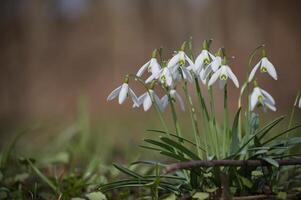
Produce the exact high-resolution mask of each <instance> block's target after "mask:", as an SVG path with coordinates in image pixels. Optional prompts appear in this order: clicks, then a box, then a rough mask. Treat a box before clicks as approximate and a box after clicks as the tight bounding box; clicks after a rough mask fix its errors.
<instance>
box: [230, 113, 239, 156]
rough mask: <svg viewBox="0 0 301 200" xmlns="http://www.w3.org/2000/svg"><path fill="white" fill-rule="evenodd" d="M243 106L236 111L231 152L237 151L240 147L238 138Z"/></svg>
mask: <svg viewBox="0 0 301 200" xmlns="http://www.w3.org/2000/svg"><path fill="white" fill-rule="evenodd" d="M240 111H241V108H239V109H238V110H237V112H236V115H235V118H234V121H233V125H232V140H231V151H230V152H231V154H232V153H235V152H236V151H237V150H238V149H239V140H238V124H239V123H238V122H239V116H240Z"/></svg>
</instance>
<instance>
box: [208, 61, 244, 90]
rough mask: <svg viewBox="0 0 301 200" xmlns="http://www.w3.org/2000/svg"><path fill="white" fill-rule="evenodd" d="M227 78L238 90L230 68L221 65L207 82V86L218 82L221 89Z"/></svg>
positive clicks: (236, 81) (237, 84) (235, 78)
mask: <svg viewBox="0 0 301 200" xmlns="http://www.w3.org/2000/svg"><path fill="white" fill-rule="evenodd" d="M229 78H230V79H231V80H232V81H233V83H234V85H235V86H236V87H237V88H238V87H239V83H238V80H237V77H236V76H235V74H234V73H233V72H232V70H231V68H230V67H229V66H228V65H222V66H221V67H220V68H219V69H218V70H217V71H215V72H214V73H213V75H212V76H211V78H210V80H209V82H208V86H211V85H212V84H213V83H215V82H216V81H217V80H218V81H219V85H220V88H223V87H224V86H225V84H226V82H227V80H228V79H229Z"/></svg>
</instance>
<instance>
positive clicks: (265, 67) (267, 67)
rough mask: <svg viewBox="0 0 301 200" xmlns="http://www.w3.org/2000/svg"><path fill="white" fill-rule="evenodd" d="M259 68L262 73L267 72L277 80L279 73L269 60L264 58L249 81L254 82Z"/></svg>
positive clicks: (254, 69) (251, 74)
mask: <svg viewBox="0 0 301 200" xmlns="http://www.w3.org/2000/svg"><path fill="white" fill-rule="evenodd" d="M259 68H260V71H261V72H262V73H265V72H267V73H268V74H269V75H270V76H271V77H272V78H273V79H275V80H277V72H276V70H275V67H274V65H273V64H272V63H271V62H270V61H269V60H268V58H267V57H263V58H262V59H261V60H260V61H259V62H258V63H257V64H256V65H255V66H254V68H253V69H252V71H251V72H250V75H249V79H248V81H249V82H251V81H252V80H253V78H254V76H255V73H256V71H257V70H258V69H259Z"/></svg>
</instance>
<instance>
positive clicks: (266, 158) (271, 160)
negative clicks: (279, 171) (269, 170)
mask: <svg viewBox="0 0 301 200" xmlns="http://www.w3.org/2000/svg"><path fill="white" fill-rule="evenodd" d="M261 159H262V160H264V161H266V162H268V163H270V164H271V165H273V166H275V167H279V163H278V162H277V161H276V160H274V159H273V158H269V157H263V158H261Z"/></svg>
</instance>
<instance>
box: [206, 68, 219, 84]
mask: <svg viewBox="0 0 301 200" xmlns="http://www.w3.org/2000/svg"><path fill="white" fill-rule="evenodd" d="M220 73H221V69H219V70H217V71H216V72H215V73H214V74H213V75H212V76H211V78H210V80H209V82H208V86H211V85H212V84H213V83H215V81H216V80H217V79H218V77H219V75H220Z"/></svg>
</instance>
